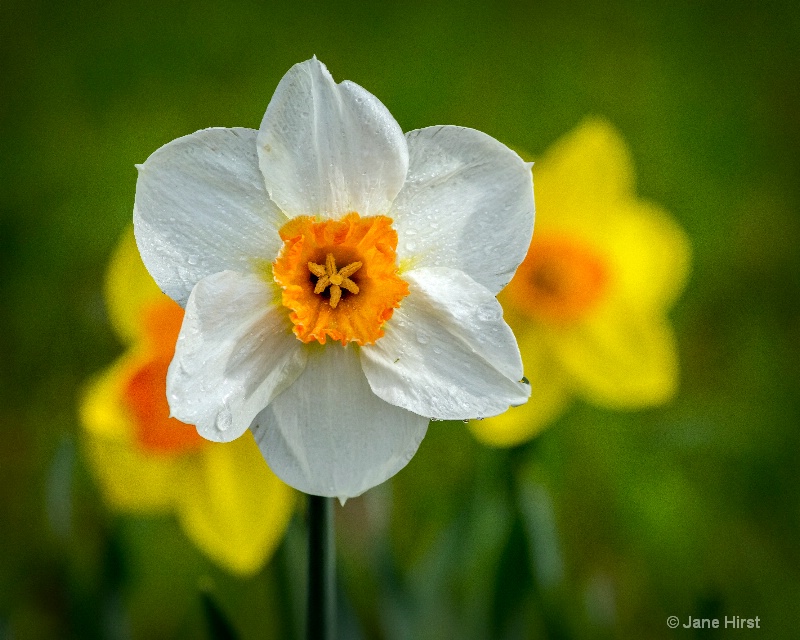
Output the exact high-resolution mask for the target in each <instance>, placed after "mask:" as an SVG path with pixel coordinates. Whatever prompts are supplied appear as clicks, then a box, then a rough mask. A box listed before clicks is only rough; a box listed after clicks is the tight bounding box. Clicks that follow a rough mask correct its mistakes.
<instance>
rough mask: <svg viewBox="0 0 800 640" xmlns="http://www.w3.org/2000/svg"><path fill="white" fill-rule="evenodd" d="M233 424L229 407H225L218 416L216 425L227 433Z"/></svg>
mask: <svg viewBox="0 0 800 640" xmlns="http://www.w3.org/2000/svg"><path fill="white" fill-rule="evenodd" d="M232 424H233V415H232V414H231V410H230V409H228V407H223V408H222V410H221V411H220V412H219V413H218V414H217V420H216V425H217V429H219V430H220V431H227V430H228V429H230V427H231V425H232Z"/></svg>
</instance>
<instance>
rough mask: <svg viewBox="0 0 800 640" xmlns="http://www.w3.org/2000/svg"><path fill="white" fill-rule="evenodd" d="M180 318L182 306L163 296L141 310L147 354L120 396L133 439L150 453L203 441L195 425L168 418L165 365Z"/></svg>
mask: <svg viewBox="0 0 800 640" xmlns="http://www.w3.org/2000/svg"><path fill="white" fill-rule="evenodd" d="M181 322H183V309H181V308H180V307H179V306H178V304H177V303H175V302H173V301H172V300H169V299H167V298H166V297H165V298H163V299H161V300H159V301H158V302H154V303H152V304H151V305H150V306H149V307H148V308H147V309H146V310H145V312H144V318H143V328H144V338H145V344H146V346H147V356H148V357H147V358H146V359H144V361H143V362H142V364H141V365H139V366H138V367H137V368H136V369H134V370H133V371H132V372H131V374H130V377H129V378H128V379H127V380H126V381H125V383H124V387H123V397H124V400H125V404H126V406H127V408H128V411H129V412H130V414H131V416H132V418H133V421H134V424H135V425H136V441H137V443H138V444H139V446H140V447H141V448H142V449H144V450H146V451H148V452H151V453H157V454H162V455H178V454H181V453H185V452H188V451H194V450H196V449H199V448H200V447H202V446H204V445H205V444H206V441H205V440H203V438H201V437H200V436H199V435H198V434H197V431H196V430H195V428H194V427H192V426H190V425H187V424H184V423H183V422H181V421H180V420H176V419H175V418H171V417H170V415H169V405H168V404H167V369H168V368H169V363H170V360H172V356H173V355H174V354H175V342H176V341H177V339H178V333H179V332H180V329H181Z"/></svg>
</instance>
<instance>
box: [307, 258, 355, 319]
mask: <svg viewBox="0 0 800 640" xmlns="http://www.w3.org/2000/svg"><path fill="white" fill-rule="evenodd" d="M362 266H363V265H362V263H360V262H351V263H350V264H348V265H347V266H346V267H344V268H343V269H342V270H341V271H337V270H336V258H334V257H333V254H332V253H329V254H328V256H327V257H326V258H325V266H322V265H321V264H316V263H314V262H309V263H308V270H309V271H310V272H311V273H312V274H314V275H315V276H317V282H316V284H315V285H314V293H324V292H325V290H326V289H327V288H328V287H330V288H331V289H330V305H331V308H332V309H335V308H336V307H337V306H338V305H339V300H341V299H342V289H345V290H347V291H349V292H350V293H358V291H359V289H358V285H357V284H356V283H355V282H353V281H352V280H351V279H350V276H352V275H353V274H354V273H355V272H356V271H358V270H359V269H360V268H361V267H362Z"/></svg>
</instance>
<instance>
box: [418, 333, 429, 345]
mask: <svg viewBox="0 0 800 640" xmlns="http://www.w3.org/2000/svg"><path fill="white" fill-rule="evenodd" d="M417 342H419V343H420V344H428V342H430V336H429V335H428V334H427V333H425V332H424V331H417Z"/></svg>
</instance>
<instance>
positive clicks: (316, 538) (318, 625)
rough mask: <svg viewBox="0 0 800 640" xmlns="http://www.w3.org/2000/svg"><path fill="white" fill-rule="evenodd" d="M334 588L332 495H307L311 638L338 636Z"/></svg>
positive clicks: (308, 635)
mask: <svg viewBox="0 0 800 640" xmlns="http://www.w3.org/2000/svg"><path fill="white" fill-rule="evenodd" d="M335 588H336V550H335V546H334V539H333V498H323V497H321V496H308V613H307V621H308V626H307V627H306V638H308V640H334V638H335V637H336V593H335Z"/></svg>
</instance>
